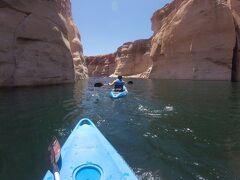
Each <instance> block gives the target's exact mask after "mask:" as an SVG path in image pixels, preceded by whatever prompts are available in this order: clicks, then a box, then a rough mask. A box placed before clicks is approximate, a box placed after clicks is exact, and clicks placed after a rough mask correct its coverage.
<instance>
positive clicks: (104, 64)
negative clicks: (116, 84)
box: [86, 54, 116, 76]
mask: <svg viewBox="0 0 240 180" xmlns="http://www.w3.org/2000/svg"><path fill="white" fill-rule="evenodd" d="M115 57H116V54H107V55H99V56H89V57H86V65H87V67H88V72H89V76H110V75H111V74H113V73H114V70H115V68H116V61H115Z"/></svg>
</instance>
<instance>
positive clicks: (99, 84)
mask: <svg viewBox="0 0 240 180" xmlns="http://www.w3.org/2000/svg"><path fill="white" fill-rule="evenodd" d="M103 85H104V84H103V83H101V82H97V83H95V84H94V87H102V86H103Z"/></svg>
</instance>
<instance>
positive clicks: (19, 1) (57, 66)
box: [0, 0, 87, 86]
mask: <svg viewBox="0 0 240 180" xmlns="http://www.w3.org/2000/svg"><path fill="white" fill-rule="evenodd" d="M0 39H1V44H0V86H25V85H44V84H58V83H68V82H74V80H75V79H81V78H86V77H87V69H86V67H85V65H84V58H83V55H82V45H81V42H80V35H79V33H78V31H77V28H76V26H75V25H74V23H73V21H72V16H71V2H70V0H35V1H32V0H0ZM73 59H74V63H73ZM74 69H75V71H74ZM75 72H76V73H75Z"/></svg>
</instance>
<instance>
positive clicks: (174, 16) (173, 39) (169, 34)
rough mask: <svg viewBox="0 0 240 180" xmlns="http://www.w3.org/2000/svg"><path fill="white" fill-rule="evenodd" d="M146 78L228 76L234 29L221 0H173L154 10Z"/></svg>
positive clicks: (231, 17)
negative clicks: (152, 32)
mask: <svg viewBox="0 0 240 180" xmlns="http://www.w3.org/2000/svg"><path fill="white" fill-rule="evenodd" d="M152 30H153V31H154V36H153V39H152V43H151V57H152V59H153V69H152V72H151V74H150V78H161V79H197V80H230V79H231V74H232V58H233V50H234V48H235V44H236V31H235V24H234V20H233V16H232V12H231V10H230V9H229V6H228V4H227V2H226V1H225V0H175V1H173V2H172V3H171V4H168V5H166V6H165V7H164V8H162V9H160V10H158V11H157V12H155V13H154V15H153V17H152Z"/></svg>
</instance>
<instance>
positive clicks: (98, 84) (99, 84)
mask: <svg viewBox="0 0 240 180" xmlns="http://www.w3.org/2000/svg"><path fill="white" fill-rule="evenodd" d="M127 84H133V81H128V82H127ZM105 85H108V84H103V83H101V82H97V83H95V84H94V87H102V86H105Z"/></svg>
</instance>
